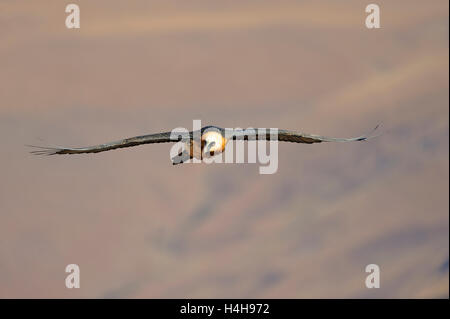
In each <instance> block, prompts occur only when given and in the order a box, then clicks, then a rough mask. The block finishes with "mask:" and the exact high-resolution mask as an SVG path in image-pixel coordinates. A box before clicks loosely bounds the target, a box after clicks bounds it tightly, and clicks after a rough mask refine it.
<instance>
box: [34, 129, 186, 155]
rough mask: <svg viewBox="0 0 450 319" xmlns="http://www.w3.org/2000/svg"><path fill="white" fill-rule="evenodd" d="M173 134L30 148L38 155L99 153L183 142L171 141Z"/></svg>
mask: <svg viewBox="0 0 450 319" xmlns="http://www.w3.org/2000/svg"><path fill="white" fill-rule="evenodd" d="M171 134H172V133H171V132H164V133H156V134H149V135H142V136H135V137H130V138H126V139H123V140H120V141H116V142H110V143H105V144H100V145H95V146H89V147H77V148H68V147H43V146H34V145H28V146H31V147H34V148H37V150H34V151H32V152H31V153H33V154H36V155H54V154H82V153H99V152H105V151H110V150H114V149H117V148H123V147H132V146H137V145H141V144H153V143H168V142H177V141H180V140H181V136H176V138H174V139H171V138H170V136H171Z"/></svg>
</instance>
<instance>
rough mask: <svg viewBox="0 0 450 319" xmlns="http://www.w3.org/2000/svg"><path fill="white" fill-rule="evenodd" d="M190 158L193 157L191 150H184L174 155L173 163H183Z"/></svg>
mask: <svg viewBox="0 0 450 319" xmlns="http://www.w3.org/2000/svg"><path fill="white" fill-rule="evenodd" d="M190 159H191V155H190V154H189V152H187V151H186V150H184V151H183V152H181V153H179V154H178V155H176V156H174V157H172V164H173V165H178V164H183V163H184V162H186V161H188V160H190Z"/></svg>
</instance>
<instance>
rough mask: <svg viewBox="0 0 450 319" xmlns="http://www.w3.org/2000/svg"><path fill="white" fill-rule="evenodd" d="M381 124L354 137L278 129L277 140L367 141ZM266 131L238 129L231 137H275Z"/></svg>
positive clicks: (312, 141) (297, 141)
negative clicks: (260, 132) (328, 135)
mask: <svg viewBox="0 0 450 319" xmlns="http://www.w3.org/2000/svg"><path fill="white" fill-rule="evenodd" d="M378 127H379V125H377V126H376V127H375V128H374V129H373V130H372V131H370V132H369V133H367V134H364V135H361V136H358V137H352V138H340V137H327V136H320V135H314V134H306V133H301V132H295V131H289V130H278V131H277V136H278V137H277V138H276V140H278V141H281V142H293V143H305V144H312V143H321V142H352V141H365V140H368V139H370V138H373V137H375V136H374V135H373V133H374V132H375V130H376V129H378ZM264 130H265V131H264V132H265V133H264V132H263V133H262V134H258V130H246V131H238V132H237V133H233V134H232V136H231V138H232V139H234V140H256V139H259V140H270V139H273V137H271V134H270V129H264Z"/></svg>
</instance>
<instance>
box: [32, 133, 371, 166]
mask: <svg viewBox="0 0 450 319" xmlns="http://www.w3.org/2000/svg"><path fill="white" fill-rule="evenodd" d="M378 127H379V125H377V126H376V127H375V128H374V129H373V130H372V131H371V132H370V133H368V134H365V135H362V136H359V137H353V138H336V137H326V136H320V135H313V134H306V133H300V132H296V131H290V130H278V131H277V132H278V133H277V135H273V134H272V136H271V133H270V129H263V130H264V132H267V133H263V134H258V130H254V129H247V130H232V131H231V134H230V133H229V132H227V130H225V129H224V128H221V127H217V126H205V127H203V128H201V129H200V130H197V131H191V132H189V133H187V132H186V133H185V134H183V133H182V132H179V133H176V132H163V133H155V134H148V135H142V136H135V137H130V138H126V139H123V140H120V141H115V142H109V143H105V144H99V145H95V146H88V147H77V148H69V147H43V146H34V145H28V146H31V147H34V148H37V150H34V151H32V152H31V153H33V154H36V155H56V154H60V155H62V154H84V153H99V152H105V151H110V150H114V149H118V148H124V147H132V146H137V145H142V144H154V143H169V142H183V144H184V148H183V151H181V152H179V153H178V155H176V156H174V157H173V158H172V163H173V165H176V164H181V163H184V162H186V161H188V160H190V159H192V158H197V159H202V158H205V157H211V156H214V155H217V154H220V153H222V152H223V151H224V150H225V146H226V144H227V142H228V141H229V140H249V141H250V140H273V137H274V136H276V140H278V141H280V142H292V143H304V144H313V143H321V142H353V141H365V140H368V139H369V138H372V137H375V136H374V135H373V132H374V131H375V130H376V129H377V128H378Z"/></svg>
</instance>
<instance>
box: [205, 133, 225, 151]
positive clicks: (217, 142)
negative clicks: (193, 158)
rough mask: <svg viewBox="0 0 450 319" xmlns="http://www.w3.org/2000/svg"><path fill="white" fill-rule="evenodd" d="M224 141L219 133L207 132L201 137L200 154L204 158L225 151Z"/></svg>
mask: <svg viewBox="0 0 450 319" xmlns="http://www.w3.org/2000/svg"><path fill="white" fill-rule="evenodd" d="M225 144H226V139H225V138H224V137H223V136H222V134H221V133H220V132H216V131H208V132H205V133H203V135H202V153H203V156H204V157H210V156H214V155H216V154H219V153H221V152H222V151H223V150H224V149H225Z"/></svg>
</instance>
